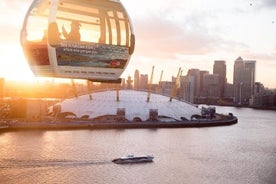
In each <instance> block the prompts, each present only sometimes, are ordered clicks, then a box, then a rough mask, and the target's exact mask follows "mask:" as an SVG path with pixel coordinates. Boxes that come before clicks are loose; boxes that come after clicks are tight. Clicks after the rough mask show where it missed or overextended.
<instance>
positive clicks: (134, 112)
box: [60, 90, 200, 121]
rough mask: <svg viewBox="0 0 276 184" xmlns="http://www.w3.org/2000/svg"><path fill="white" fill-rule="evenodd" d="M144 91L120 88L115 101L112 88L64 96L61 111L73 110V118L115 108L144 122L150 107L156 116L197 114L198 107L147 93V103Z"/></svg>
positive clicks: (114, 109)
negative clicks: (90, 97)
mask: <svg viewBox="0 0 276 184" xmlns="http://www.w3.org/2000/svg"><path fill="white" fill-rule="evenodd" d="M147 95H148V93H147V92H141V91H133V90H120V91H119V98H120V100H119V101H118V102H117V100H116V91H104V92H96V93H93V94H92V100H90V99H89V96H88V95H83V96H79V97H77V98H71V99H66V100H64V101H63V102H61V103H60V105H61V112H73V113H74V114H76V116H77V117H82V116H84V115H88V116H89V118H95V117H99V116H104V115H116V114H117V109H118V108H124V109H125V117H126V119H128V120H129V121H132V120H133V118H134V117H139V118H141V120H142V121H146V120H147V119H148V118H149V111H150V109H158V116H166V117H170V118H174V119H177V120H181V117H185V118H186V119H188V120H189V119H190V118H191V116H192V115H193V114H200V109H199V108H197V107H195V106H194V105H193V104H190V103H188V102H184V101H179V100H176V99H173V100H172V101H171V102H170V101H169V97H167V96H163V95H159V94H154V93H151V96H150V102H147Z"/></svg>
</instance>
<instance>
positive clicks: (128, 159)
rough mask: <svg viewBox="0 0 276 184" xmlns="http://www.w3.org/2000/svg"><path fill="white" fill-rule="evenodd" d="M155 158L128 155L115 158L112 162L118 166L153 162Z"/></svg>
mask: <svg viewBox="0 0 276 184" xmlns="http://www.w3.org/2000/svg"><path fill="white" fill-rule="evenodd" d="M153 159H154V157H153V156H152V155H140V156H134V155H127V156H123V157H120V158H115V159H113V160H112V162H114V163H116V164H129V163H143V162H152V161H153Z"/></svg>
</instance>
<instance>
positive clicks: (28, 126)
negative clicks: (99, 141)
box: [0, 116, 238, 131]
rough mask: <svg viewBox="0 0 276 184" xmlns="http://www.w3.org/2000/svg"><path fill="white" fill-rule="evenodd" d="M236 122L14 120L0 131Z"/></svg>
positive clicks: (199, 125) (234, 119)
mask: <svg viewBox="0 0 276 184" xmlns="http://www.w3.org/2000/svg"><path fill="white" fill-rule="evenodd" d="M236 123H238V119H237V117H235V116H233V117H231V118H228V119H224V120H186V121H171V122H149V121H146V122H116V123H110V122H87V121H85V122H81V121H74V122H69V121H68V122H16V123H10V124H8V125H3V126H0V131H18V130H19V131H20V130H74V129H75V130H80V129H91V130H93V129H142V128H204V127H218V126H230V125H234V124H236Z"/></svg>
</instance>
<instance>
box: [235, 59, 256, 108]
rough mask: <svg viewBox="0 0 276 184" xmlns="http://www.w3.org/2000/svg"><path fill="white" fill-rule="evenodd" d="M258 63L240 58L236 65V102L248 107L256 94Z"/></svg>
mask: <svg viewBox="0 0 276 184" xmlns="http://www.w3.org/2000/svg"><path fill="white" fill-rule="evenodd" d="M255 68H256V61H254V60H243V59H242V58H241V57H238V58H237V59H236V61H235V64H234V79H233V83H234V102H235V103H237V104H241V105H248V104H249V100H250V98H251V97H252V95H253V93H254V83H255Z"/></svg>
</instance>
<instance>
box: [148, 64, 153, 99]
mask: <svg viewBox="0 0 276 184" xmlns="http://www.w3.org/2000/svg"><path fill="white" fill-rule="evenodd" d="M153 75H154V66H152V70H151V75H150V83H149V85H148V97H147V102H149V101H150V94H151V86H152V80H153Z"/></svg>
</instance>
